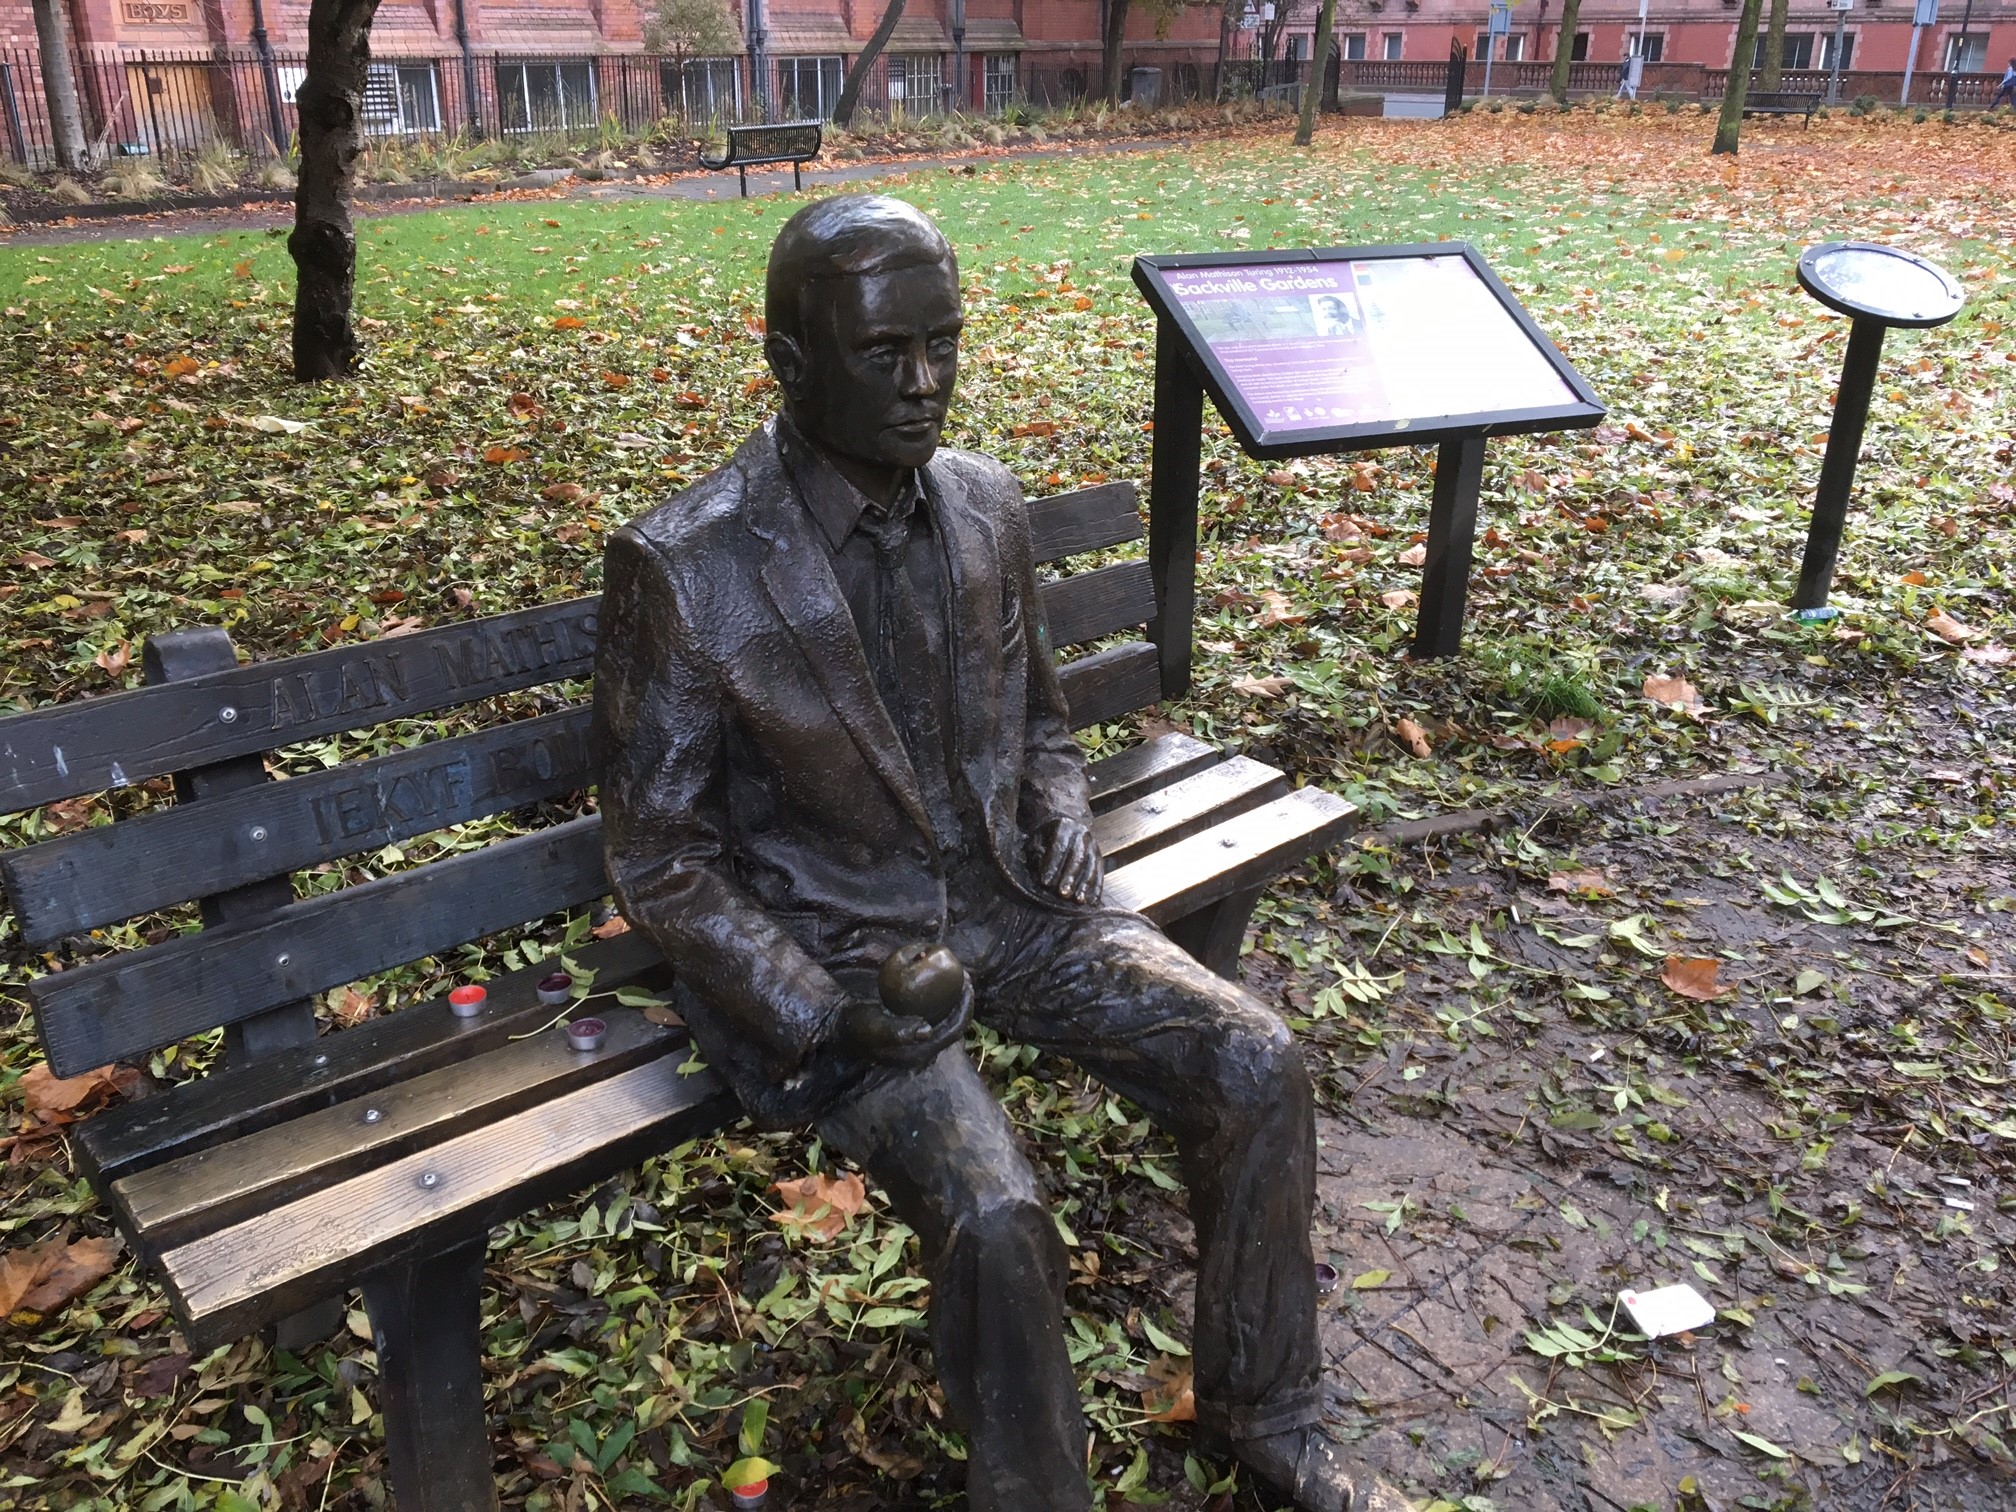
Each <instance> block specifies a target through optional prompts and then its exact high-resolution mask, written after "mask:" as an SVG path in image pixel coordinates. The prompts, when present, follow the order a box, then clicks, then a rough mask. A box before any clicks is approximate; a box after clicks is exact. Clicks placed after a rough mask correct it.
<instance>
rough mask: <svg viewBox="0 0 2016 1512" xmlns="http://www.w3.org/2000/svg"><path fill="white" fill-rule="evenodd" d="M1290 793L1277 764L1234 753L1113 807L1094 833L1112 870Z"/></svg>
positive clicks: (1094, 826)
mask: <svg viewBox="0 0 2016 1512" xmlns="http://www.w3.org/2000/svg"><path fill="white" fill-rule="evenodd" d="M1287 791H1288V779H1287V778H1286V777H1284V776H1282V775H1281V773H1279V772H1277V771H1276V770H1274V768H1273V767H1270V766H1263V765H1261V764H1260V763H1259V762H1257V761H1252V760H1249V759H1248V758H1246V757H1244V756H1234V757H1231V758H1229V759H1228V760H1225V761H1222V762H1220V763H1218V764H1217V765H1216V766H1208V767H1206V768H1204V770H1203V771H1201V772H1199V773H1197V774H1196V775H1195V776H1194V777H1186V778H1184V779H1183V780H1182V781H1181V782H1176V783H1172V784H1170V785H1169V786H1168V787H1165V788H1162V789H1159V790H1158V791H1156V792H1153V793H1148V794H1145V795H1143V796H1142V797H1140V798H1137V799H1135V800H1134V801H1133V802H1132V803H1129V804H1126V805H1124V806H1122V807H1120V808H1116V809H1110V810H1108V811H1107V812H1106V813H1104V814H1101V815H1099V817H1098V818H1096V819H1095V820H1093V823H1092V834H1093V837H1094V838H1095V839H1097V840H1098V842H1099V850H1100V853H1101V854H1102V855H1104V856H1105V858H1106V865H1107V866H1108V867H1109V868H1113V867H1120V866H1125V865H1127V864H1128V863H1129V862H1131V861H1137V860H1139V859H1140V858H1141V857H1142V856H1144V855H1147V854H1148V853H1149V852H1150V851H1153V850H1157V849H1159V848H1161V847H1163V846H1166V845H1173V844H1175V843H1176V842H1177V841H1178V840H1181V839H1183V838H1184V837H1185V836H1187V835H1191V834H1194V833H1196V831H1198V830H1199V829H1203V828H1206V827H1208V826H1210V825H1213V824H1217V823H1220V822H1222V821H1224V820H1227V819H1230V818H1232V817H1233V816H1234V815H1237V814H1242V813H1244V812H1245V811H1246V810H1247V809H1250V808H1254V807H1256V806H1257V805H1259V804H1262V803H1265V802H1267V801H1268V800H1270V799H1273V798H1278V797H1280V796H1281V795H1282V794H1284V793H1286V792H1287Z"/></svg>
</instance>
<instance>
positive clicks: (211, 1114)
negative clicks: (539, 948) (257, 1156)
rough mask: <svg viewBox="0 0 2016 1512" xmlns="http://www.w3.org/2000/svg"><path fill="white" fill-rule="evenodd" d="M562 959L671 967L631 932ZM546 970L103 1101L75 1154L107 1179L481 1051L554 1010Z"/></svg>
mask: <svg viewBox="0 0 2016 1512" xmlns="http://www.w3.org/2000/svg"><path fill="white" fill-rule="evenodd" d="M569 958H570V959H571V960H572V961H573V962H574V963H575V964H576V965H577V966H579V967H580V968H581V969H582V970H583V971H584V972H593V973H594V974H595V989H596V991H598V992H602V991H609V990H612V989H614V988H617V987H621V986H624V985H625V984H626V983H632V982H640V981H641V982H645V983H649V982H653V981H656V980H657V979H658V977H659V975H660V974H663V973H667V972H669V971H670V968H669V967H667V966H666V965H665V962H664V959H663V958H662V957H661V956H660V955H659V954H658V952H657V950H656V949H655V948H653V947H652V945H651V944H650V943H649V941H647V940H646V939H645V938H644V936H643V935H641V934H638V933H635V932H632V933H628V934H621V935H618V936H616V937H615V938H614V939H612V940H594V941H591V942H589V943H588V944H587V945H584V946H583V947H582V948H581V949H579V950H576V951H570V952H569ZM552 969H553V963H552V962H550V961H549V962H542V963H541V964H539V965H537V966H528V967H526V968H525V969H524V970H522V971H512V972H507V973H505V974H503V975H501V976H495V977H492V978H491V979H490V980H489V981H488V982H486V983H484V986H485V987H486V988H487V989H488V991H489V997H488V999H487V1000H486V1001H485V1003H484V1007H483V1012H482V1014H481V1015H480V1016H478V1017H476V1018H473V1019H463V1018H457V1017H455V1015H454V1014H452V1013H451V1012H450V1011H449V1009H448V1000H447V999H446V998H435V999H433V1000H432V1001H430V1002H425V1003H414V1004H411V1005H409V1006H407V1007H404V1008H401V1009H400V1010H399V1011H398V1012H397V1013H392V1014H388V1015H386V1016H385V1017H383V1018H376V1019H371V1020H369V1021H368V1022H366V1023H362V1024H359V1025H357V1026H356V1027H355V1028H353V1029H345V1030H344V1031H343V1032H342V1033H340V1034H331V1035H325V1036H324V1037H323V1038H322V1039H320V1040H318V1041H316V1042H315V1043H314V1044H313V1045H310V1046H303V1047H300V1048H297V1049H292V1050H286V1051H282V1052H281V1053H279V1054H277V1055H274V1056H272V1057H270V1058H268V1059H265V1060H261V1061H257V1062H254V1063H253V1064H251V1065H248V1066H242V1067H238V1068H236V1069H234V1070H229V1071H213V1072H211V1074H210V1075H208V1076H204V1077H199V1078H197V1079H196V1080H195V1081H190V1082H184V1083H183V1084H182V1085H180V1086H178V1087H175V1088H173V1089H171V1090H170V1091H167V1092H163V1093H159V1094H157V1095H156V1096H153V1097H147V1098H142V1099H140V1100H139V1101H138V1102H129V1103H121V1104H119V1106H117V1107H115V1108H108V1109H107V1110H106V1111H105V1112H103V1113H100V1114H99V1115H97V1116H96V1117H95V1118H91V1119H88V1120H86V1121H85V1122H84V1123H81V1124H79V1125H77V1127H76V1128H75V1129H73V1130H72V1131H71V1135H72V1139H73V1140H74V1141H75V1148H76V1151H77V1155H78V1160H79V1163H80V1164H81V1165H82V1166H83V1168H84V1170H85V1172H86V1174H88V1175H89V1176H90V1177H91V1179H92V1180H93V1181H94V1182H97V1183H98V1184H99V1185H100V1186H101V1187H103V1186H104V1185H105V1184H107V1183H109V1182H112V1181H114V1180H116V1179H118V1178H119V1177H121V1176H124V1175H127V1174H129V1173H130V1172H133V1171H138V1170H144V1169H146V1168H147V1167H149V1166H152V1165H157V1164H159V1163H160V1162H162V1161H164V1160H172V1159H174V1158H175V1157H177V1156H180V1155H186V1154H189V1153H190V1152H192V1151H195V1150H202V1149H208V1148H209V1147H211V1146H212V1145H217V1144H222V1143H224V1142H225V1141H226V1140H229V1139H235V1138H241V1137H243V1136H244V1135H246V1134H249V1133H255V1132H257V1131H258V1130H260V1129H264V1128H270V1127H271V1126H273V1125H274V1124H278V1123H283V1122H285V1121H286V1120H288V1119H290V1118H298V1117H301V1116H302V1115H304V1114H308V1113H312V1112H314V1111H315V1110H317V1109H319V1108H327V1107H333V1106H334V1105H335V1104H337V1103H339V1102H343V1101H345V1100H346V1099H349V1098H353V1097H363V1096H367V1095H368V1094H370V1093H372V1092H376V1091H378V1090H379V1089H381V1088H384V1087H389V1086H393V1085H395V1084H397V1083H399V1082H401V1081H405V1080H407V1079H408V1078H411V1077H415V1076H423V1075H425V1074H426V1073H428V1072H430V1071H433V1070H436V1069H438V1068H439V1067H442V1066H452V1065H454V1064H456V1063H457V1062H460V1061H464V1060H468V1059H470V1058H471V1057H473V1056H478V1055H484V1054H488V1053H489V1052H490V1051H492V1050H495V1049H497V1048H498V1047H499V1046H500V1045H503V1044H506V1043H508V1042H509V1039H510V1036H512V1035H514V1034H524V1033H526V1032H528V1031H529V1030H532V1029H536V1028H538V1027H539V1025H541V1024H543V1023H545V1022H546V1021H547V1020H548V1019H550V1018H552V1017H553V1010H552V1009H551V1008H548V1007H546V1006H544V1005H543V1004H541V1003H540V1001H539V999H538V996H537V993H536V990H535V988H536V984H537V982H538V980H539V978H541V977H543V976H545V975H546V974H547V972H549V971H551V970H552Z"/></svg>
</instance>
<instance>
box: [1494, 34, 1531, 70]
mask: <svg viewBox="0 0 2016 1512" xmlns="http://www.w3.org/2000/svg"><path fill="white" fill-rule="evenodd" d="M1525 56H1526V33H1524V32H1511V33H1509V34H1508V35H1507V36H1506V38H1505V56H1504V57H1502V58H1500V59H1499V60H1498V61H1499V62H1501V63H1517V62H1519V61H1521V60H1522V59H1523V58H1524V57H1525Z"/></svg>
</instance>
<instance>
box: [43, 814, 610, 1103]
mask: <svg viewBox="0 0 2016 1512" xmlns="http://www.w3.org/2000/svg"><path fill="white" fill-rule="evenodd" d="M608 890H609V884H608V881H607V879H606V878H605V876H604V874H603V868H602V820H601V818H600V816H599V815H594V816H590V817H588V818H586V819H576V820H574V821H572V822H571V823H568V824H562V825H556V826H554V827H553V828H552V829H549V830H542V831H540V832H539V833H538V834H534V835H521V836H518V837H516V838H515V839H511V840H500V841H498V842H497V843H496V844H494V845H488V846H484V847H483V848H482V849H480V850H477V851H471V852H468V853H466V854H463V855H459V856H451V857H449V858H448V859H446V860H443V861H436V862H434V863H432V864H431V865H427V866H421V867H416V868H414V869H413V870H412V871H406V872H400V873H398V874H397V875H396V876H390V877H381V878H379V879H378V880H376V881H373V882H365V883H361V884H359V885H358V886H355V887H347V888H340V889H338V890H337V891H336V892H334V893H329V894H326V895H324V896H323V897H319V898H314V899H310V900H308V901H306V902H302V903H293V904H290V905H288V906H287V907H285V908H282V909H278V910H276V911H275V912H273V913H271V914H268V915H266V916H265V917H263V918H260V919H256V920H250V921H247V922H246V923H245V924H242V925H233V926H229V927H226V928H223V929H206V930H204V931H203V932H202V933H201V934H197V935H183V936H181V937H180V938H178V939H175V940H171V941H169V942H168V943H167V944H165V945H156V946H154V947H152V948H151V949H147V950H136V951H127V952H122V953H120V954H118V955H114V956H110V957H107V958H105V959H103V960H99V961H94V962H92V963H91V964H90V965H88V966H79V967H76V968H75V969H73V970H70V971H63V972H57V973H54V974H52V975H49V976H44V977H39V978H37V979H36V980H35V982H34V983H33V984H32V985H31V986H30V988H29V997H30V999H31V1000H32V1001H33V1003H34V1005H35V1021H36V1027H37V1029H38V1030H39V1031H40V1033H41V1036H42V1046H43V1049H44V1050H45V1051H47V1052H48V1056H49V1063H50V1065H51V1066H52V1067H54V1068H55V1071H56V1074H57V1075H58V1076H77V1075H81V1074H82V1073H83V1072H85V1071H88V1070H90V1069H91V1068H92V1067H94V1066H102V1065H104V1064H105V1063H106V1062H108V1061H116V1060H124V1059H126V1058H128V1057H130V1056H134V1055H139V1054H143V1053H145V1052H146V1051H149V1050H153V1049H155V1048H157V1047H159V1046H161V1045H166V1044H172V1043H173V1042H174V1041H176V1040H178V1039H181V1038H183V1037H184V1036H186V1035H191V1034H198V1033H201V1032H202V1031H203V1030H205V1029H210V1028H214V1027H215V1026H217V1025H219V1024H234V1023H237V1022H238V1021H239V1020H240V1019H243V1018H248V1017H250V1016H251V1015H252V1014H255V1013H259V1012H262V1011H264V1010H265V1009H268V1008H271V1007H273V1006H274V1005H275V1004H277V1003H285V1002H289V1001H291V1000H292V999H294V998H298V997H305V996H307V995H308V994H310V993H315V992H322V991H324V990H326V989H328V988H330V987H339V986H341V985H343V984H344V983H345V982H354V981H356V980H358V979H359V978H360V977H365V976H369V975H370V974H371V973H373V972H375V971H384V970H387V969H388V968H390V967H393V966H402V965H404V964H406V963H407V962H409V961H417V960H420V959H421V958H422V957H424V956H430V955H434V954H437V953H438V952H440V951H444V950H449V949H452V948H454V947H455V946H457V945H462V944H466V943H467V942H468V941H470V940H475V939H480V938H481V937H482V936H484V935H487V934H495V933H497V932H498V931H500V930H504V929H509V928H510V927H512V926H513V925H516V924H523V923H525V922H526V921H527V920H529V919H538V918H543V917H545V916H546V915H547V914H550V913H554V912H557V911H558V910H560V909H563V908H570V907H573V906H574V905H576V904H580V903H586V902H589V901H590V900H592V899H595V898H599V897H601V896H603V895H604V894H605V893H607V892H608Z"/></svg>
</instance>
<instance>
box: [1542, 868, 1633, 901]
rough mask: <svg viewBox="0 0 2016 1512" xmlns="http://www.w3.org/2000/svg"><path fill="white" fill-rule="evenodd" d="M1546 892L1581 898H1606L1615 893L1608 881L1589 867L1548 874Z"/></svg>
mask: <svg viewBox="0 0 2016 1512" xmlns="http://www.w3.org/2000/svg"><path fill="white" fill-rule="evenodd" d="M1547 890H1548V891H1549V892H1562V893H1567V894H1569V895H1570V896H1571V897H1582V898H1607V897H1609V896H1611V894H1612V893H1614V892H1615V891H1616V889H1615V888H1613V887H1611V885H1610V879H1609V878H1608V877H1606V876H1604V875H1603V873H1601V872H1600V871H1597V870H1596V869H1595V868H1594V867H1591V866H1585V867H1583V868H1581V869H1580V870H1579V871H1557V872H1549V873H1548V874H1547Z"/></svg>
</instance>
